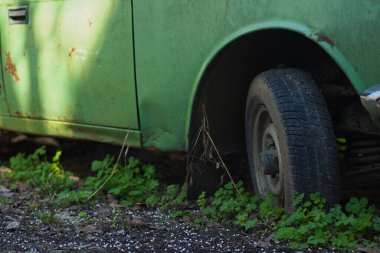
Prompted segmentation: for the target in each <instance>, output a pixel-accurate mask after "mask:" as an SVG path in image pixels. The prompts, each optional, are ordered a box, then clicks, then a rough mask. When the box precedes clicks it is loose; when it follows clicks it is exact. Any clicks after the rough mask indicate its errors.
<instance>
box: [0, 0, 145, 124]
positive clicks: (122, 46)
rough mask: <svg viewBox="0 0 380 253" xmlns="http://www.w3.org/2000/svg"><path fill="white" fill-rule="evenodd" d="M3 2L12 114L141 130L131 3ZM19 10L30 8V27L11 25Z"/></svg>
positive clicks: (4, 59)
mask: <svg viewBox="0 0 380 253" xmlns="http://www.w3.org/2000/svg"><path fill="white" fill-rule="evenodd" d="M3 3H4V4H3V6H2V7H1V19H0V24H1V27H2V30H1V44H2V56H3V57H2V62H3V63H4V65H5V66H4V65H3V72H4V83H5V90H6V94H7V101H8V109H9V111H10V115H11V116H14V117H21V118H33V119H45V120H54V121H63V122H75V123H84V124H90V125H100V126H110V127H120V128H130V129H138V127H139V126H138V117H137V102H136V92H135V77H134V64H133V37H132V9H131V3H130V1H119V0H66V1H12V0H5V1H4V0H3ZM16 3H17V4H16ZM18 6H27V8H28V14H29V17H28V19H29V20H28V24H14V25H11V24H9V21H8V10H9V9H12V8H15V7H18Z"/></svg>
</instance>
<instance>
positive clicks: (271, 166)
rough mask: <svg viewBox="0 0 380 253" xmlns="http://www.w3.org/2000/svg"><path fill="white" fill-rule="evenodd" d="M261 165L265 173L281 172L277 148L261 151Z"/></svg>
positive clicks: (274, 174)
mask: <svg viewBox="0 0 380 253" xmlns="http://www.w3.org/2000/svg"><path fill="white" fill-rule="evenodd" d="M260 165H261V169H262V171H263V173H264V175H268V176H276V174H278V173H279V164H278V154H277V150H265V151H263V152H261V154H260Z"/></svg>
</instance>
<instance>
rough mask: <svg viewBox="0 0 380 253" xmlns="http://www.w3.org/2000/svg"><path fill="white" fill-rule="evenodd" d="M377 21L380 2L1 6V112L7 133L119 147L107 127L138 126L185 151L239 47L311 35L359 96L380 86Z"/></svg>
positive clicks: (98, 0)
mask: <svg viewBox="0 0 380 253" xmlns="http://www.w3.org/2000/svg"><path fill="white" fill-rule="evenodd" d="M20 5H28V7H29V11H30V17H29V18H30V19H29V22H30V23H29V24H28V25H13V26H11V25H9V20H8V10H9V8H11V7H14V6H20ZM379 23H380V2H379V1H376V0H360V1H357V0H336V1H331V0H319V1H315V0H233V1H232V0H193V1H189V0H159V1H158V0H157V1H156V0H134V1H132V0H2V1H1V2H0V33H1V35H0V38H1V39H0V43H1V45H0V46H1V60H2V72H3V77H4V78H3V81H4V82H3V86H4V87H5V93H4V90H2V92H1V94H0V106H1V108H0V114H1V115H8V111H9V112H10V114H11V117H4V116H3V117H0V126H1V127H6V128H7V129H14V130H18V131H22V132H30V133H38V134H44V133H45V134H51V135H60V136H67V137H74V138H87V139H88V138H90V139H91V138H93V139H95V140H99V139H98V138H99V137H101V136H104V139H102V141H110V140H111V139H113V142H117V141H116V140H114V139H115V138H116V135H112V134H111V136H113V137H112V138H111V137H109V131H110V130H109V129H110V128H111V129H114V130H112V131H119V132H123V131H124V130H125V129H139V130H141V136H142V140H143V146H144V147H146V148H158V149H162V150H185V149H186V146H187V143H186V141H187V133H188V126H189V119H190V113H191V108H192V105H193V102H194V96H195V93H196V91H197V88H198V85H199V81H200V80H201V78H202V76H203V74H204V71H205V70H206V68H207V66H208V64H209V63H210V62H211V61H212V60H213V59H214V57H215V56H216V55H217V54H218V53H219V52H220V51H221V50H222V49H223V48H224V47H225V46H226V45H228V44H229V43H231V42H232V41H234V40H236V39H238V38H239V37H240V36H243V35H245V34H249V33H254V32H257V31H260V30H263V29H273V28H275V29H285V30H291V31H294V32H296V33H299V34H302V35H303V36H304V37H305V38H306V39H310V40H312V41H314V42H315V43H317V44H318V45H319V46H321V47H322V48H323V49H324V50H325V51H326V52H328V54H330V55H331V57H332V58H334V59H335V60H336V62H337V63H338V64H339V65H340V66H341V68H342V69H343V71H344V72H345V73H346V74H347V76H348V77H349V79H350V80H351V82H352V84H353V85H354V87H355V89H356V90H357V92H361V91H363V90H364V89H365V88H367V87H370V86H372V85H374V84H377V83H379V81H380V72H379V71H377V68H378V60H377V55H378V49H379V48H380V41H379V40H378V39H376V36H377V35H378V34H380V26H379V25H378V24H379ZM374 35H376V36H375V37H374ZM279 43H280V42H279ZM134 59H135V62H134ZM135 71H136V76H135V74H134V73H135ZM135 80H136V82H137V83H135ZM4 83H5V85H4ZM136 85H137V90H136ZM4 94H5V95H4ZM6 101H7V102H8V105H7V104H6V103H5V102H6ZM137 105H138V106H137ZM137 110H139V115H138V113H137ZM27 118H33V120H32V119H27ZM16 119H17V120H16ZM36 119H43V120H36ZM139 119H140V124H139ZM57 124H58V125H59V126H61V124H74V125H75V126H80V127H77V128H72V129H71V130H70V131H69V130H67V131H60V130H59V128H54V129H53V126H56V125H57ZM89 125H94V127H95V128H96V131H95V132H94V131H90V129H91V126H89ZM81 127H82V130H80V129H79V128H81ZM83 129H87V130H89V134H84V132H83V131H84V130H83ZM116 129H118V130H116ZM87 130H86V131H87ZM135 132H136V135H135V136H136V139H135V140H136V141H131V144H132V145H135V146H139V145H140V143H139V142H138V141H137V139H138V138H139V136H140V132H139V131H135ZM84 135H85V136H84ZM119 137H121V135H120V136H119ZM120 142H122V140H120V141H119V143H120Z"/></svg>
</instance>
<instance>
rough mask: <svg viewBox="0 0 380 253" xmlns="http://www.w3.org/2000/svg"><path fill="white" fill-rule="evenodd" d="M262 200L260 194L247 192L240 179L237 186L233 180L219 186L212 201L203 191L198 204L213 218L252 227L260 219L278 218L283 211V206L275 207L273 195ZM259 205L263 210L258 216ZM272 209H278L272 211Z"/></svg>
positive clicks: (246, 227)
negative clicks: (256, 212)
mask: <svg viewBox="0 0 380 253" xmlns="http://www.w3.org/2000/svg"><path fill="white" fill-rule="evenodd" d="M260 200H261V198H260V196H258V195H254V196H252V195H251V194H249V193H248V192H246V191H245V189H244V186H243V182H242V181H239V182H238V183H237V184H236V188H235V186H234V185H233V184H232V182H230V183H227V184H225V185H224V186H223V187H221V188H219V189H218V190H217V191H216V192H215V194H214V196H213V197H212V199H211V200H210V201H208V200H207V199H206V193H205V192H202V193H201V194H200V196H199V197H198V200H197V204H198V206H199V208H200V210H201V213H202V214H203V215H204V216H206V217H208V218H210V219H212V220H217V221H222V222H225V223H232V224H235V225H238V226H242V227H244V228H245V229H250V228H253V227H255V226H256V225H257V224H258V222H259V219H266V218H268V217H275V216H276V217H277V218H278V217H280V215H281V213H282V209H281V208H275V207H274V205H273V200H274V197H273V196H270V197H268V198H264V200H263V201H262V203H261V204H260V205H259V201H260ZM269 204H270V208H269V206H268V205H269ZM259 206H260V210H262V212H261V213H260V214H259V216H257V215H256V214H255V211H257V208H258V207H259ZM272 209H274V210H276V211H275V212H272ZM265 210H266V212H265V213H264V211H265Z"/></svg>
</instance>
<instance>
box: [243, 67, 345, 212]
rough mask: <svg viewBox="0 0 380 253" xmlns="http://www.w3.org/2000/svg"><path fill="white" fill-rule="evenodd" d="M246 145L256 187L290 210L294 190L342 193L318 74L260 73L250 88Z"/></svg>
mask: <svg viewBox="0 0 380 253" xmlns="http://www.w3.org/2000/svg"><path fill="white" fill-rule="evenodd" d="M245 119H246V123H245V132H246V147H247V156H248V161H249V169H250V174H251V179H252V184H253V186H254V190H255V192H256V193H259V194H264V195H265V194H269V193H272V194H274V195H276V196H277V197H278V200H279V202H280V204H281V205H283V206H284V208H285V211H286V212H287V213H289V212H291V211H292V210H293V207H292V202H293V198H294V193H295V192H298V193H306V194H308V193H313V192H320V193H321V194H322V196H324V197H325V198H326V200H327V204H328V205H329V206H331V205H333V204H335V203H336V202H337V201H338V197H339V177H340V173H339V162H338V156H337V149H336V142H335V136H334V131H333V127H332V123H331V119H330V115H329V112H328V109H327V106H326V104H325V101H324V99H323V97H322V95H321V93H320V91H319V89H318V87H317V85H316V83H315V81H314V80H313V78H312V76H311V75H310V74H308V73H306V72H304V71H302V70H299V69H274V70H269V71H266V72H263V73H261V74H259V75H258V76H257V77H256V78H255V79H254V80H253V82H252V83H251V86H250V88H249V91H248V96H247V103H246V115H245Z"/></svg>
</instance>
